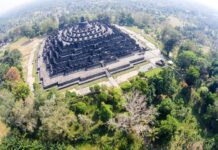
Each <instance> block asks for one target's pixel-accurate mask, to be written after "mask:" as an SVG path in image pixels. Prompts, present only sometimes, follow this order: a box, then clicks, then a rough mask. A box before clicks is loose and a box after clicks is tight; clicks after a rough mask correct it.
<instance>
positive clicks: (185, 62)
mask: <svg viewBox="0 0 218 150" xmlns="http://www.w3.org/2000/svg"><path fill="white" fill-rule="evenodd" d="M196 62H197V56H196V54H195V53H194V52H192V51H184V52H182V53H181V54H179V56H178V66H179V67H180V68H182V69H187V68H189V67H190V66H191V65H195V64H196Z"/></svg>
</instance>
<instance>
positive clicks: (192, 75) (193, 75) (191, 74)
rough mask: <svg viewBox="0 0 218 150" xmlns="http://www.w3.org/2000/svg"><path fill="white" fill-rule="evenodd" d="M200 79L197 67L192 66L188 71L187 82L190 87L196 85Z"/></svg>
mask: <svg viewBox="0 0 218 150" xmlns="http://www.w3.org/2000/svg"><path fill="white" fill-rule="evenodd" d="M199 78H200V72H199V69H198V68H197V67H193V66H190V67H189V68H188V70H187V71H186V77H185V81H186V83H187V84H188V85H189V86H193V85H195V84H196V82H197V80H199Z"/></svg>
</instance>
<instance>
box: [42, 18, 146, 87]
mask: <svg viewBox="0 0 218 150" xmlns="http://www.w3.org/2000/svg"><path fill="white" fill-rule="evenodd" d="M143 51H145V49H144V48H142V47H140V46H139V45H138V44H137V43H136V41H135V40H134V39H133V38H131V37H130V36H129V35H128V34H126V33H123V32H121V31H120V29H118V28H117V27H115V26H114V25H110V24H106V23H103V22H101V21H90V22H88V21H85V19H84V18H81V22H80V23H78V24H72V25H67V26H66V27H65V28H64V29H59V30H57V31H54V32H53V33H52V34H50V35H48V37H47V39H46V40H45V42H44V44H43V48H42V50H41V51H40V52H39V55H38V73H39V77H40V80H41V83H42V85H43V87H44V88H45V89H46V88H50V87H52V86H57V87H58V88H60V89H61V88H65V87H67V86H70V85H73V84H83V83H86V82H90V81H93V80H96V79H99V78H102V77H105V76H110V75H111V74H114V73H117V72H120V71H123V70H126V69H129V68H131V67H134V65H135V64H137V63H141V62H143V61H145V60H144V57H143V56H142V55H140V53H142V52H143Z"/></svg>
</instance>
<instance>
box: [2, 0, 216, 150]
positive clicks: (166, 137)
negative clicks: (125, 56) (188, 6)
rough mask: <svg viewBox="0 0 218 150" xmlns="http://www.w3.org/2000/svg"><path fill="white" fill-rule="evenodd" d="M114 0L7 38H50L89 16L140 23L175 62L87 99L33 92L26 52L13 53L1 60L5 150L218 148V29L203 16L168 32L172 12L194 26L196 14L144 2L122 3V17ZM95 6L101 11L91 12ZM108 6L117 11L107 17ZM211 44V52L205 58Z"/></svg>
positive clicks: (34, 25)
mask: <svg viewBox="0 0 218 150" xmlns="http://www.w3.org/2000/svg"><path fill="white" fill-rule="evenodd" d="M66 1H67V0H66ZM115 2H116V3H115V4H117V3H118V4H120V3H122V2H123V1H122V0H121V1H120V3H119V2H117V1H115ZM128 2H129V1H128ZM108 3H109V5H108ZM108 3H106V2H105V3H100V2H99V4H95V5H94V4H92V3H91V4H90V3H89V2H87V4H84V3H82V2H78V3H74V4H75V7H74V8H76V9H75V10H74V13H72V14H71V13H70V14H65V13H63V14H61V15H58V17H57V16H54V15H52V14H50V15H47V17H45V16H41V17H39V16H38V17H36V18H35V21H31V22H30V23H28V24H21V26H19V27H18V28H16V30H15V28H14V27H12V31H11V32H10V34H8V35H7V38H12V39H16V38H19V37H20V36H27V37H29V38H32V37H36V36H40V35H43V34H44V33H50V32H52V31H53V30H55V29H56V28H58V27H60V28H62V27H63V26H64V25H65V24H67V23H72V22H78V21H79V17H80V16H81V14H82V15H85V16H86V17H87V18H90V19H93V18H98V19H101V20H103V21H105V22H112V23H117V24H120V25H125V26H137V28H139V29H140V30H141V31H143V32H144V33H146V34H147V35H149V36H150V37H152V38H153V39H155V42H156V43H158V46H160V48H162V50H163V51H162V52H163V53H164V54H166V56H167V57H168V56H171V55H170V54H171V53H173V58H172V59H173V61H174V63H175V64H174V65H173V66H169V67H167V68H164V69H162V71H161V72H160V73H158V74H156V75H154V76H147V74H146V73H143V72H141V73H139V75H138V76H137V77H135V78H134V79H132V80H130V81H127V82H125V83H123V84H122V85H120V86H121V88H108V87H99V86H93V87H91V91H92V92H91V94H89V95H85V96H79V95H76V94H75V93H73V92H65V93H61V92H60V91H57V90H56V89H55V88H54V89H50V90H49V91H44V90H43V89H42V88H41V86H40V85H39V84H34V92H30V89H29V87H28V85H27V84H26V83H25V82H24V78H23V70H22V65H21V61H22V55H21V53H20V52H19V50H7V51H5V52H4V53H3V55H2V56H1V57H0V119H1V121H2V122H3V123H5V124H6V125H7V126H8V127H9V128H10V132H9V133H8V135H7V136H6V137H5V138H4V139H2V141H1V145H0V149H2V150H8V149H19V150H23V149H25V150H26V149H35V150H38V149H40V150H47V149H51V150H53V149H55V150H56V149H107V150H109V149H111V150H112V149H123V150H128V149H131V150H133V149H134V150H137V149H158V150H159V149H172V150H174V149H198V148H199V149H202V148H203V149H205V150H216V149H218V147H217V146H218V59H217V58H218V57H217V56H218V55H217V52H216V42H215V41H214V39H215V36H216V35H217V34H216V33H217V29H216V28H215V25H214V26H211V27H210V28H208V30H207V31H205V30H203V29H202V27H203V26H204V25H205V24H206V23H205V21H203V22H201V21H202V20H201V19H202V18H201V17H199V16H198V17H196V18H195V19H196V20H195V21H193V20H192V21H193V22H195V23H196V27H192V25H190V24H186V25H185V26H182V27H173V26H169V25H165V26H163V27H160V26H161V25H163V24H165V23H166V22H165V21H166V17H164V15H171V14H172V13H174V14H180V15H179V16H180V17H181V18H182V19H184V18H186V19H187V20H186V21H190V22H191V20H189V19H190V18H192V16H196V14H195V13H194V12H192V13H191V14H190V16H188V17H187V16H186V17H185V16H184V14H185V13H184V11H182V10H180V9H179V10H177V11H176V10H174V9H170V10H171V11H172V12H171V11H170V10H168V11H166V10H165V9H163V8H162V7H161V6H162V5H161V6H159V5H157V6H156V7H154V9H148V10H146V9H144V7H145V8H147V6H145V4H144V3H142V2H141V1H139V2H136V3H134V4H132V3H126V4H124V3H122V4H123V5H121V6H122V8H123V9H122V11H121V12H120V11H118V8H120V7H119V6H120V5H114V3H113V1H112V2H108ZM150 3H151V2H150ZM140 4H141V5H140ZM54 5H55V3H54ZM52 6H53V5H52ZM81 6H84V8H86V11H84V9H82V8H81ZM88 6H90V8H89V7H88ZM94 6H96V9H95V11H94V12H93V11H91V10H90V9H92V8H93V7H94ZM115 6H116V7H115ZM139 6H143V8H142V7H139ZM152 6H153V5H152ZM70 7H72V6H71V5H69V8H70ZM102 8H108V9H109V8H110V9H109V11H111V12H112V13H110V14H109V13H108V12H107V11H105V12H104V13H105V14H103V15H102V14H101V15H99V14H100V13H99V12H101V11H102ZM130 8H131V9H130ZM42 9H43V8H42ZM51 10H52V9H51ZM105 10H107V9H105ZM152 12H153V13H152ZM154 12H155V13H154ZM158 12H159V13H158ZM160 14H161V15H160ZM189 17H190V18H189ZM45 18H46V19H45ZM181 18H180V19H181ZM38 19H39V20H40V19H42V20H43V21H42V22H40V21H37V20H38ZM193 29H195V30H193ZM190 31H192V34H189V33H190ZM198 35H201V36H198ZM8 36H9V37H8ZM206 41H207V43H206ZM161 45H162V46H161ZM204 46H209V47H210V49H211V51H209V52H208V53H205V52H204V51H203V49H202V47H204ZM175 52H176V53H175Z"/></svg>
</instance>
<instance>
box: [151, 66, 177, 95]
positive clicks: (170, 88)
mask: <svg viewBox="0 0 218 150" xmlns="http://www.w3.org/2000/svg"><path fill="white" fill-rule="evenodd" d="M148 82H149V84H150V85H153V86H154V87H155V90H156V95H161V94H164V95H167V96H168V97H171V96H172V95H173V94H174V93H175V92H176V87H177V84H176V79H175V74H174V72H173V70H171V69H164V70H163V71H161V72H160V73H159V75H155V76H154V77H151V78H149V80H148Z"/></svg>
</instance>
